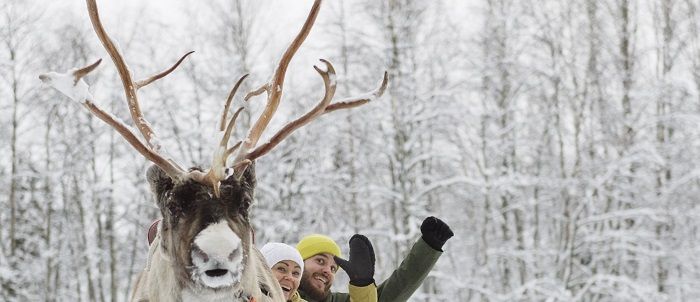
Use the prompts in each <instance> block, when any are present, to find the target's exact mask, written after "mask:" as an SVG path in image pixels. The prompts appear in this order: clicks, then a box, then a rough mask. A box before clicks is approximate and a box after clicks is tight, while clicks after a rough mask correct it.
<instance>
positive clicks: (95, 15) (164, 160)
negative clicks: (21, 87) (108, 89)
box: [39, 0, 192, 180]
mask: <svg viewBox="0 0 700 302" xmlns="http://www.w3.org/2000/svg"><path fill="white" fill-rule="evenodd" d="M86 2H87V9H88V13H89V15H90V21H91V22H92V27H93V29H94V30H95V33H96V34H97V37H98V38H99V39H100V41H101V42H102V46H103V47H104V48H105V50H106V51H107V53H108V54H109V56H110V57H111V58H112V62H114V65H115V66H116V67H117V71H118V73H119V77H120V78H121V81H122V86H123V88H124V94H125V95H126V99H127V104H128V106H129V113H130V114H131V119H132V121H133V122H134V124H135V125H136V128H137V129H138V130H139V132H141V135H142V136H143V138H144V140H145V143H144V142H143V141H141V140H140V139H139V138H138V136H137V135H136V134H135V133H133V132H132V131H131V130H130V129H129V128H128V127H127V126H126V125H125V124H124V123H123V122H121V121H120V120H119V119H118V118H116V117H114V116H112V115H111V114H109V113H108V112H106V111H104V110H102V109H101V108H100V107H99V106H97V105H96V104H95V102H94V101H93V100H92V96H91V95H90V94H89V93H87V84H85V82H84V81H83V80H82V78H83V77H84V76H85V75H87V74H88V73H90V72H91V71H93V70H94V69H95V68H96V67H97V65H98V64H99V63H100V62H101V60H99V61H97V62H95V63H94V64H92V65H89V66H87V67H85V68H81V69H78V70H73V71H69V72H68V73H66V74H58V73H48V74H44V75H41V76H39V78H40V79H41V80H42V81H44V82H46V83H48V84H50V85H52V86H53V87H54V88H56V89H57V90H59V91H61V92H62V93H64V94H66V95H67V96H69V97H71V98H72V99H73V100H75V101H77V102H79V103H82V104H83V105H84V106H85V107H86V108H87V109H88V110H89V111H90V112H91V113H92V114H94V115H95V116H97V117H98V118H100V119H101V120H102V121H104V122H105V123H107V124H108V125H110V126H112V128H114V129H115V130H117V132H118V133H119V134H121V135H122V137H124V139H126V141H127V142H129V144H131V145H132V146H133V147H134V148H135V149H136V150H137V151H138V152H139V153H141V155H143V156H144V157H146V158H147V159H148V160H150V161H151V162H153V163H154V164H156V165H157V166H158V167H160V168H161V169H163V171H165V173H167V174H168V176H170V177H171V178H172V179H174V180H181V179H183V178H185V177H186V176H187V175H188V173H187V172H186V171H185V170H184V169H182V168H181V167H180V166H179V165H178V164H177V163H176V162H175V161H174V160H172V159H171V158H168V157H167V156H164V155H163V154H162V153H161V146H160V145H159V144H158V143H157V140H156V136H155V132H154V131H153V129H152V128H151V125H150V124H149V123H148V121H147V120H146V119H145V118H144V116H143V113H142V112H141V108H140V106H139V100H138V94H137V92H138V89H140V88H142V87H144V86H146V85H148V84H150V83H152V82H154V81H156V80H158V79H161V78H163V77H165V76H166V75H168V74H169V73H171V72H172V71H173V70H175V68H177V66H178V65H180V63H181V62H182V61H183V60H184V59H185V58H186V57H187V56H188V55H189V54H191V53H192V52H188V53H187V54H185V55H184V56H183V57H182V58H180V60H178V61H177V63H175V65H173V66H172V67H170V68H169V69H167V70H165V71H163V72H161V73H158V74H156V75H154V76H151V77H149V78H147V79H145V80H142V81H138V82H134V80H133V77H132V75H131V72H130V71H129V68H128V67H127V65H126V62H125V61H124V58H123V56H122V55H121V53H120V52H119V50H118V49H117V47H116V46H115V45H114V42H112V39H110V37H109V35H107V32H106V31H105V29H104V27H103V26H102V21H101V20H100V15H99V12H98V10H97V4H96V3H95V0H87V1H86ZM68 74H69V75H71V76H72V77H73V78H74V81H73V83H72V85H71V86H67V85H65V83H64V81H62V79H63V78H65V77H66V76H67V75H68ZM83 90H84V92H81V91H83ZM77 92H80V93H77Z"/></svg>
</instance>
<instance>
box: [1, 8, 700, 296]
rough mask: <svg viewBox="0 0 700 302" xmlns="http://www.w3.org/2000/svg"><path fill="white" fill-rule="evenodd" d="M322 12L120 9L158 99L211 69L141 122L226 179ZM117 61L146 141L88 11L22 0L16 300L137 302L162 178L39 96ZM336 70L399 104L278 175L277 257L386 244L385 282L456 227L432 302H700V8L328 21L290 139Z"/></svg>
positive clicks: (11, 147) (8, 52)
mask: <svg viewBox="0 0 700 302" xmlns="http://www.w3.org/2000/svg"><path fill="white" fill-rule="evenodd" d="M311 2H312V1H310V0H303V1H302V0H298V1H285V0H258V1H253V0H210V1H166V0H159V1H137V0H122V1H107V0H101V1H98V5H99V6H100V9H101V11H100V14H101V16H102V18H103V19H104V20H103V22H104V25H105V29H106V30H107V31H108V32H109V34H110V35H111V36H112V37H113V38H114V40H115V41H116V42H117V43H118V44H119V48H120V49H121V51H122V53H123V54H124V55H125V57H126V60H127V61H128V63H129V67H130V69H131V70H132V72H133V73H134V74H136V75H137V77H144V76H148V75H150V74H153V73H154V72H158V71H159V70H162V69H163V68H166V67H167V66H171V65H172V64H173V63H174V62H176V61H177V60H178V58H180V57H181V56H182V55H183V54H185V53H187V52H189V51H195V53H194V54H192V55H191V56H190V57H188V58H187V59H186V60H185V61H184V62H183V63H182V65H181V66H180V67H179V68H178V69H177V70H176V71H174V72H173V73H172V74H170V75H169V76H168V77H167V78H165V79H163V80H160V81H158V82H155V83H153V84H152V85H149V86H148V87H147V88H145V89H143V90H142V91H140V99H141V106H142V110H143V112H144V114H145V116H146V117H147V118H148V120H149V121H150V122H151V123H152V126H153V128H154V129H155V131H156V133H157V134H158V139H159V142H160V143H162V145H163V146H164V148H165V149H166V150H167V151H168V152H169V154H170V155H171V156H172V157H173V158H175V159H177V160H178V161H179V162H182V163H185V164H187V165H191V166H207V165H208V164H209V161H210V159H211V154H212V153H213V152H214V148H215V147H216V144H217V142H218V140H219V137H220V136H219V134H218V129H217V122H218V119H219V114H220V112H221V110H222V108H223V106H224V102H225V100H226V96H227V93H228V91H229V90H230V88H231V86H232V85H233V83H234V82H235V81H236V80H237V79H238V78H239V77H240V76H242V75H243V74H247V73H249V74H250V76H249V77H248V79H247V80H246V82H244V84H243V85H242V88H241V91H244V92H246V91H250V90H252V89H255V88H257V87H256V86H259V85H260V84H262V83H263V82H265V81H266V80H267V79H269V77H270V76H271V74H272V72H273V69H274V68H275V66H276V64H277V61H278V60H279V58H280V56H281V54H282V52H283V51H284V49H285V47H286V45H287V44H288V43H289V42H290V41H291V39H292V38H293V37H294V35H295V33H296V32H297V31H298V30H299V28H300V27H301V25H302V23H303V19H304V17H305V16H306V14H307V13H308V10H309V7H310V6H311ZM99 58H102V59H103V60H104V61H105V62H103V63H102V64H101V65H100V66H99V67H98V69H97V70H96V71H94V72H92V73H91V74H90V75H89V76H87V77H86V78H85V80H86V81H87V82H88V83H89V84H90V89H91V93H92V95H93V96H94V99H95V100H97V101H99V103H100V106H102V108H105V109H106V110H108V111H110V112H112V113H113V114H114V115H116V116H119V117H121V118H122V119H124V120H128V116H129V113H128V110H127V106H126V103H125V96H124V91H123V88H122V87H121V82H120V81H119V78H118V76H117V73H116V69H115V67H114V65H113V64H112V63H111V62H109V59H108V56H107V53H106V52H105V51H104V49H103V48H102V47H101V45H100V44H99V41H98V39H97V37H96V35H95V32H94V31H93V29H92V27H91V25H90V21H89V18H88V15H87V10H86V8H85V3H84V2H83V1H70V0H56V1H46V0H0V158H1V160H0V209H2V210H0V301H8V302H9V301H100V302H106V301H110V302H116V301H128V298H129V293H130V292H131V291H132V289H133V288H132V287H133V282H134V278H135V277H136V275H137V274H138V273H139V272H140V271H141V270H142V269H143V268H144V267H145V263H146V257H147V256H148V255H147V253H148V243H147V240H146V233H147V230H148V227H149V225H150V224H151V222H153V221H154V220H156V219H158V218H159V217H160V215H161V214H160V212H159V209H158V208H157V207H156V205H155V204H154V202H153V201H154V199H153V196H152V194H151V192H150V191H149V188H148V183H147V182H146V177H145V171H146V169H147V168H148V167H149V166H150V165H151V163H150V162H149V161H148V160H146V159H145V158H144V157H143V156H141V155H140V154H138V153H137V152H135V150H134V149H133V148H132V147H131V146H129V145H128V144H127V143H126V142H125V141H124V139H122V137H120V136H119V135H118V134H117V133H116V131H114V130H113V129H112V128H110V127H109V126H107V125H105V124H104V123H103V122H102V121H100V120H99V119H97V118H95V117H94V116H92V115H90V114H89V113H88V112H87V111H86V110H84V108H82V107H81V106H79V105H78V104H76V103H74V102H71V101H69V99H68V98H66V97H65V96H63V95H61V94H60V93H58V92H56V91H54V90H52V89H50V88H48V87H46V86H45V85H42V83H41V81H39V79H38V76H39V75H40V74H42V73H45V72H48V71H61V72H63V71H66V70H69V69H71V68H75V67H81V66H85V65H87V64H90V63H92V62H95V61H96V60H97V59H99ZM319 59H327V60H329V61H330V62H333V64H334V66H335V68H336V71H337V82H338V89H337V93H336V95H337V96H339V97H347V96H353V95H358V94H362V93H365V92H367V91H370V90H372V89H374V88H375V87H376V86H377V85H378V83H379V81H381V78H382V74H383V72H384V71H387V72H388V74H389V79H390V80H389V86H388V88H387V90H386V92H385V93H384V95H383V96H382V97H381V98H378V99H376V100H373V101H372V102H370V103H369V104H366V105H364V106H362V107H359V108H357V109H353V110H349V111H341V112H336V113H333V114H331V115H324V116H322V117H321V118H319V119H318V120H316V121H314V122H313V123H311V124H310V125H308V126H307V127H304V128H302V129H300V130H299V131H297V132H296V133H294V134H293V135H291V136H290V137H289V138H287V139H286V140H285V141H284V142H283V143H281V144H280V145H279V146H277V147H276V149H275V150H273V151H272V152H270V153H269V154H267V155H265V156H264V157H262V158H260V159H259V160H257V162H256V174H257V183H258V185H257V189H256V195H255V203H254V205H253V208H252V214H251V217H252V218H251V219H252V223H253V224H254V227H255V234H256V239H255V240H256V244H258V245H259V246H262V244H264V243H265V242H271V241H278V242H285V243H288V244H295V243H296V242H297V241H298V240H299V239H300V238H301V237H302V236H304V235H306V234H310V233H322V234H327V235H329V236H331V237H332V238H334V239H335V240H336V241H337V242H339V243H340V244H341V247H342V248H343V249H344V250H345V251H346V252H347V248H348V246H347V242H348V239H349V238H350V237H351V236H352V235H353V234H355V233H360V234H364V235H366V236H367V237H368V238H369V239H370V240H371V241H372V243H373V245H374V249H375V252H376V254H377V255H376V256H377V263H376V275H375V279H376V280H377V281H378V282H381V281H382V280H384V279H386V278H387V277H388V276H389V275H390V274H391V273H392V271H393V270H394V269H395V268H396V267H397V266H398V265H399V263H400V262H401V260H402V259H403V257H404V256H405V254H406V252H407V251H408V250H409V249H410V248H411V246H412V245H413V243H414V242H415V241H416V240H417V239H418V238H419V237H420V236H421V232H420V224H421V222H422V221H423V219H424V218H426V217H428V216H436V217H439V218H440V219H442V220H443V221H445V222H446V223H447V224H448V225H449V226H450V227H451V228H452V230H453V231H454V233H455V236H454V237H453V238H452V239H450V240H449V241H448V242H447V243H446V245H445V247H444V254H443V255H442V256H441V257H440V259H439V261H438V263H437V265H436V266H435V267H434V268H433V270H432V271H431V273H430V275H429V276H428V277H427V278H426V280H425V282H424V284H423V286H422V287H421V288H420V289H419V290H418V291H417V292H416V293H415V294H414V295H413V296H412V298H411V300H410V301H413V302H418V301H421V302H437V301H464V302H472V301H490V302H497V301H504V302H505V301H600V302H603V301H615V302H620V301H649V302H652V301H653V302H656V301H697V300H698V299H699V298H698V296H700V235H698V233H699V232H698V228H699V227H700V222H699V220H700V208H699V207H698V201H699V200H698V198H699V197H698V196H700V165H699V163H700V0H579V1H562V0H469V1H461V0H431V1H419V0H343V1H340V0H327V1H325V2H324V3H323V6H322V8H321V11H320V13H319V17H318V20H317V21H316V25H315V26H314V28H313V29H312V31H311V33H310V35H309V37H308V38H307V41H306V42H305V44H304V45H303V46H302V47H301V48H300V50H299V53H298V54H297V55H296V56H295V58H294V60H293V61H292V63H291V65H290V68H289V71H288V72H287V82H286V86H285V92H284V95H283V97H282V102H281V105H280V108H279V110H278V113H277V116H276V117H275V119H273V121H272V122H271V124H270V126H269V128H270V129H271V130H270V131H268V133H267V134H268V135H269V134H271V133H274V132H275V131H276V130H277V129H279V128H280V127H281V126H282V125H284V124H285V123H287V122H289V121H291V120H293V119H295V118H296V117H298V116H300V115H302V114H304V113H305V112H306V111H308V110H309V108H311V107H312V106H313V105H314V104H315V102H316V101H317V100H318V99H319V98H320V97H321V96H322V94H323V85H322V84H323V83H322V81H321V80H320V79H319V77H318V75H317V74H316V73H315V72H314V70H313V68H312V66H313V65H314V64H318V62H319V61H318V60H319ZM235 102H241V100H240V97H237V98H236V99H235ZM263 103H264V102H262V101H257V102H251V103H250V104H248V105H246V107H247V110H246V111H244V113H243V114H242V115H241V121H240V125H239V126H238V128H237V130H236V133H235V134H234V137H243V136H244V135H245V130H246V129H247V128H249V126H250V123H251V120H254V118H255V117H256V116H257V115H258V114H259V112H260V109H261V108H262V106H263V105H264V104H263ZM343 274H344V273H342V272H340V273H339V277H338V278H337V280H336V284H335V285H334V289H336V290H338V291H346V290H347V280H348V277H347V276H343Z"/></svg>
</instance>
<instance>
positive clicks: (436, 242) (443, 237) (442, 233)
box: [420, 216, 455, 251]
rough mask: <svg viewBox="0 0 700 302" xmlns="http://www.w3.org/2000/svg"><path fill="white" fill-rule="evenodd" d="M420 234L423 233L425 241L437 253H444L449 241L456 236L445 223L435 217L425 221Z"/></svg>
mask: <svg viewBox="0 0 700 302" xmlns="http://www.w3.org/2000/svg"><path fill="white" fill-rule="evenodd" d="M420 232H421V233H423V241H425V243H427V244H428V245H429V246H430V247H432V248H433V249H435V250H437V251H442V246H443V245H445V242H447V239H450V238H452V236H454V235H455V233H453V232H452V230H451V229H450V227H449V226H448V225H447V224H446V223H445V222H443V221H442V220H440V219H438V218H435V217H433V216H430V217H428V218H426V219H425V220H423V224H421V225H420Z"/></svg>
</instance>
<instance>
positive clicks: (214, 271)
mask: <svg viewBox="0 0 700 302" xmlns="http://www.w3.org/2000/svg"><path fill="white" fill-rule="evenodd" d="M204 273H205V274H207V276H209V277H221V276H223V275H226V273H228V270H226V269H220V268H219V269H210V270H208V271H205V272H204Z"/></svg>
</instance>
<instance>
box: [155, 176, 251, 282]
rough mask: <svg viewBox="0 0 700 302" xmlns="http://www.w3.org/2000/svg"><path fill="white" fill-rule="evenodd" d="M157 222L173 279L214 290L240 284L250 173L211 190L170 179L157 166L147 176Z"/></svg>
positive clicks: (247, 247) (247, 239) (246, 249)
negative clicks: (158, 213) (159, 218)
mask: <svg viewBox="0 0 700 302" xmlns="http://www.w3.org/2000/svg"><path fill="white" fill-rule="evenodd" d="M147 178H148V182H149V183H150V186H151V191H152V192H153V194H154V195H155V197H156V203H157V204H158V208H160V211H161V214H162V215H163V220H162V222H161V224H160V236H161V239H160V245H161V248H163V249H164V250H166V251H168V252H169V254H170V255H171V256H172V257H173V259H172V261H173V263H176V265H175V273H176V278H177V279H178V281H179V282H180V283H181V284H182V285H185V284H186V283H188V282H194V283H195V286H197V287H206V288H220V287H226V286H231V285H234V284H237V283H240V279H241V276H242V274H243V269H244V268H245V264H246V263H247V260H248V257H250V256H251V255H250V252H251V250H252V246H253V243H252V229H251V225H250V221H249V215H248V210H249V208H250V205H251V203H252V201H253V191H254V189H255V172H254V168H253V166H250V167H249V168H248V169H246V171H245V172H244V174H243V176H242V177H241V178H237V177H236V176H235V175H231V176H229V177H228V178H226V179H224V180H222V181H221V183H220V188H219V190H220V193H219V196H218V197H217V196H216V194H215V193H214V190H213V188H212V187H211V186H209V185H205V184H201V183H199V182H197V181H195V180H191V179H190V180H185V181H181V182H175V181H173V180H172V179H171V178H170V176H168V175H167V174H166V173H165V172H164V171H163V170H162V169H160V168H159V167H158V166H155V165H154V166H152V167H151V168H149V169H148V172H147Z"/></svg>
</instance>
